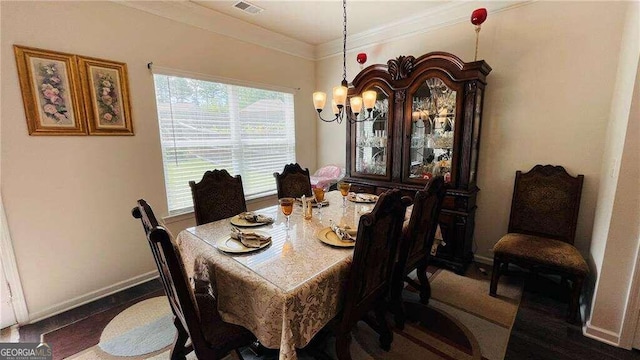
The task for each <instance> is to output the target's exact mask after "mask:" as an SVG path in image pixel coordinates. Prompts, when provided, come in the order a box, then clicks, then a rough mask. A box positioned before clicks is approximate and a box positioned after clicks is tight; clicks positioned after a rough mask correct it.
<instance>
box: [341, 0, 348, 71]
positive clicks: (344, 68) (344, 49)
mask: <svg viewBox="0 0 640 360" xmlns="http://www.w3.org/2000/svg"><path fill="white" fill-rule="evenodd" d="M342 14H343V17H342V19H343V21H342V81H343V82H345V81H347V0H342Z"/></svg>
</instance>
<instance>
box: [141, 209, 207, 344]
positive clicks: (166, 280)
mask: <svg viewBox="0 0 640 360" xmlns="http://www.w3.org/2000/svg"><path fill="white" fill-rule="evenodd" d="M131 213H132V214H133V217H134V218H136V219H140V221H141V222H142V227H143V228H144V232H145V234H146V235H147V240H148V242H149V246H150V247H151V253H153V258H154V260H155V262H156V266H157V267H158V272H159V273H160V280H161V281H162V285H163V287H164V291H165V293H166V295H167V298H168V299H169V304H170V305H171V310H172V311H173V314H174V315H175V316H176V318H178V319H180V322H181V323H182V326H183V327H184V329H185V330H186V331H187V333H188V334H189V337H190V338H191V341H192V343H193V344H194V347H198V346H201V345H203V344H205V340H204V335H203V333H202V328H201V326H200V319H199V313H198V307H197V305H196V304H197V302H196V299H195V295H194V293H193V291H192V290H191V286H190V285H189V281H188V280H187V273H186V271H185V267H184V263H183V262H182V258H181V257H180V251H179V249H178V248H177V247H176V246H175V245H174V244H173V241H172V240H171V235H169V233H168V232H167V230H165V229H164V228H163V227H162V226H160V225H158V221H157V220H156V217H155V215H154V214H153V210H151V207H150V206H149V204H147V202H146V201H145V200H143V199H140V200H138V204H137V206H136V207H134V208H133V210H131Z"/></svg>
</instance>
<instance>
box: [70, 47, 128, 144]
mask: <svg viewBox="0 0 640 360" xmlns="http://www.w3.org/2000/svg"><path fill="white" fill-rule="evenodd" d="M78 67H79V71H80V82H81V84H82V93H83V99H84V104H85V115H86V118H87V127H88V129H89V135H133V122H132V120H131V106H130V103H129V84H128V82H127V64H125V63H121V62H116V61H109V60H102V59H95V58H90V57H84V56H78Z"/></svg>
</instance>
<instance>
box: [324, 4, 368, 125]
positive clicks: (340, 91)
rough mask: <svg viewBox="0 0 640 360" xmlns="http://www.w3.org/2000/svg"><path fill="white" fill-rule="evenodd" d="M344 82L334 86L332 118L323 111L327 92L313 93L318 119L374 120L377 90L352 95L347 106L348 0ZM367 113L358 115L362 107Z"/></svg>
mask: <svg viewBox="0 0 640 360" xmlns="http://www.w3.org/2000/svg"><path fill="white" fill-rule="evenodd" d="M342 11H343V21H342V82H341V84H340V86H336V87H334V88H333V99H332V100H331V109H332V111H333V114H334V115H335V117H334V118H332V119H325V118H323V117H322V115H321V112H322V109H323V108H324V105H325V104H326V102H327V94H326V93H324V92H321V91H318V92H314V93H313V106H314V107H315V108H316V111H317V112H318V119H320V120H322V121H325V122H332V121H336V122H337V123H338V124H340V123H342V121H343V120H344V119H347V120H348V121H349V123H352V124H353V123H355V122H361V121H366V120H373V117H372V115H373V108H374V106H375V104H376V99H377V97H378V94H377V93H376V91H375V90H368V91H364V92H363V93H362V96H352V97H351V98H349V106H347V92H348V86H349V83H348V82H347V0H342ZM363 107H364V109H365V111H366V113H365V116H364V117H360V118H359V117H358V115H360V112H361V111H362V108H363Z"/></svg>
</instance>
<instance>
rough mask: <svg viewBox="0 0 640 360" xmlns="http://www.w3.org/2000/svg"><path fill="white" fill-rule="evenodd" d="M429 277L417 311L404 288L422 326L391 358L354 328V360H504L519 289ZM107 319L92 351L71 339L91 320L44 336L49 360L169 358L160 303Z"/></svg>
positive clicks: (478, 279) (248, 355)
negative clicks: (427, 295)
mask: <svg viewBox="0 0 640 360" xmlns="http://www.w3.org/2000/svg"><path fill="white" fill-rule="evenodd" d="M429 271H430V274H429V276H430V282H431V284H432V285H431V287H432V298H431V300H430V302H429V306H428V307H424V306H423V305H421V304H418V302H417V300H418V298H419V297H418V294H417V293H416V292H415V291H412V289H410V288H409V289H407V291H405V294H404V297H405V299H408V300H409V301H410V302H411V304H413V305H411V306H417V307H419V312H420V313H421V314H423V315H424V316H423V319H427V321H423V322H419V321H417V322H409V323H407V325H406V326H405V328H404V329H403V330H397V329H395V330H394V340H393V343H392V346H391V351H389V352H385V351H382V350H381V349H380V348H379V346H378V340H377V339H378V336H377V334H375V332H374V331H373V330H372V329H371V328H369V327H368V326H367V325H366V324H365V323H363V322H360V323H358V325H357V326H356V328H355V329H354V332H353V339H354V341H353V342H352V345H351V354H352V357H353V359H354V360H387V359H389V360H391V359H407V360H408V359H425V360H480V359H486V360H503V359H504V354H505V351H506V346H507V343H508V340H509V334H510V332H511V327H512V325H513V322H514V320H515V315H516V313H517V310H518V304H519V301H520V296H521V294H522V285H521V282H519V281H513V280H512V279H510V277H503V279H501V283H500V285H499V288H498V293H499V295H500V296H499V297H497V298H493V297H490V296H489V295H488V292H489V277H488V276H487V275H485V274H482V273H480V272H479V271H477V269H471V270H470V272H469V273H468V276H466V277H465V276H459V275H456V274H454V273H451V272H449V271H446V270H440V269H436V270H433V269H430V270H429ZM105 316H106V315H104V314H103V315H101V314H96V315H94V317H96V319H97V320H99V321H97V322H98V323H99V322H100V321H102V322H103V324H102V325H100V326H101V327H100V329H99V330H96V329H94V330H93V332H96V331H98V333H99V334H101V335H100V342H99V343H98V344H96V343H97V341H96V342H94V343H93V344H92V345H89V346H87V345H88V343H86V344H85V346H81V345H80V343H81V342H78V343H77V342H75V341H73V340H71V338H72V337H75V336H77V332H78V330H80V331H84V332H89V331H87V329H88V328H87V326H89V325H88V324H90V323H91V322H92V320H91V317H90V318H87V319H84V320H83V321H81V322H78V323H74V324H71V325H68V326H67V327H65V328H62V329H58V330H56V331H54V332H52V333H49V334H44V335H43V340H44V341H47V340H48V339H49V340H55V341H54V343H53V344H52V345H53V350H54V359H63V358H69V359H76V360H102V359H104V360H117V359H120V360H125V359H127V360H138V359H169V354H170V349H171V346H170V343H171V342H172V340H173V336H174V334H175V330H174V328H173V324H172V323H171V322H170V319H171V310H170V308H169V306H168V304H167V301H166V298H164V297H153V298H150V299H147V300H144V301H139V302H137V303H135V304H128V306H127V307H124V308H121V309H119V311H118V312H117V313H116V314H113V315H110V317H109V320H107V321H104V319H101V318H104V317H105ZM94 323H95V322H94ZM107 323H108V324H107ZM74 327H75V330H74ZM83 329H84V330H83ZM94 336H95V335H94ZM65 338H66V339H67V341H64V339H65ZM169 339H170V340H171V341H169ZM69 340H70V341H69ZM163 344H166V345H165V346H163ZM61 348H63V349H64V351H63V352H62V353H61V352H59V351H57V350H59V349H61ZM324 352H325V353H326V354H327V355H329V356H330V357H332V358H334V359H335V358H336V357H335V339H333V338H331V337H328V338H327V339H326V340H325V345H324ZM241 353H242V355H243V357H244V359H246V360H272V359H277V358H278V354H277V351H274V352H270V353H267V354H265V355H262V356H256V355H255V354H253V352H251V351H250V349H248V348H245V349H242V351H241ZM123 355H128V356H123ZM187 358H188V359H195V356H194V354H193V353H191V354H190V356H188V357H187ZM298 358H299V359H300V360H310V359H313V358H314V357H313V356H312V355H311V354H309V353H307V352H306V351H305V350H301V351H300V352H299V356H298Z"/></svg>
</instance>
